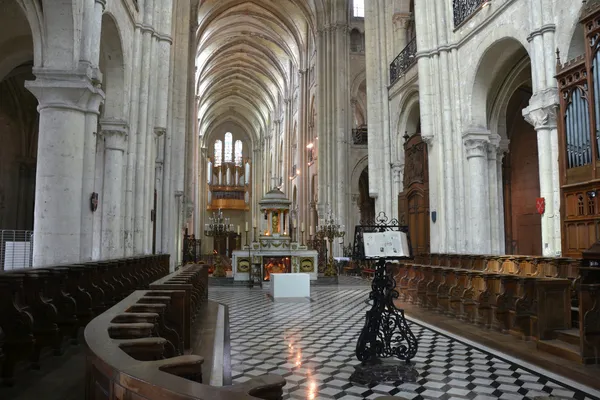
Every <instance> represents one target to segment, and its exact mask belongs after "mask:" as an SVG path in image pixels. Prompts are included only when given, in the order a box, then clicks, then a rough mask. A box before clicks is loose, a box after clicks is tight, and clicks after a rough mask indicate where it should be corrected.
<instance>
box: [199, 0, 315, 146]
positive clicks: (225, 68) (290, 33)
mask: <svg viewBox="0 0 600 400" xmlns="http://www.w3.org/2000/svg"><path fill="white" fill-rule="evenodd" d="M314 1H315V0H277V1H273V0H205V1H201V4H200V6H199V10H198V22H199V26H198V31H197V53H196V67H197V70H196V92H197V95H198V98H199V101H198V120H199V121H198V123H199V134H200V135H201V136H204V135H206V134H210V132H211V130H213V129H215V128H217V127H218V126H219V125H221V124H222V123H224V122H235V123H238V124H239V125H240V126H243V127H244V129H247V130H248V131H249V132H248V134H249V135H251V136H253V139H258V135H260V132H266V131H267V130H268V128H269V123H270V119H272V118H273V115H274V112H275V111H276V110H277V107H278V104H277V101H278V99H281V98H285V97H288V96H289V95H290V90H291V89H290V88H289V87H288V86H289V82H290V77H291V73H293V71H290V64H291V65H293V66H294V67H295V68H301V67H302V66H303V64H304V63H305V62H306V61H305V59H306V54H304V53H305V51H306V50H305V49H306V43H307V41H308V38H309V35H313V34H314V26H315V18H314V15H315V14H316V12H315V4H314V3H313V2H314ZM316 1H319V2H320V1H322V0H316Z"/></svg>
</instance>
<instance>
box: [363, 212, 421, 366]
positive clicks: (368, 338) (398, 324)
mask: <svg viewBox="0 0 600 400" xmlns="http://www.w3.org/2000/svg"><path fill="white" fill-rule="evenodd" d="M386 231H403V232H406V231H407V228H406V227H400V226H399V225H398V221H397V220H395V219H392V220H389V219H388V217H387V216H386V215H385V214H384V213H379V214H378V215H377V217H375V220H374V221H373V222H372V223H371V224H370V225H362V226H357V227H356V229H355V232H356V233H355V238H354V239H355V240H354V246H355V247H354V257H355V258H358V259H362V260H364V259H366V257H365V254H364V246H363V233H365V232H386ZM409 247H410V246H409ZM388 261H389V260H388V259H379V260H377V262H376V263H375V264H374V265H373V268H374V269H375V272H374V277H373V282H372V284H371V288H372V290H371V294H370V295H369V300H370V301H371V302H372V306H371V309H370V310H369V311H367V315H366V320H365V325H364V327H363V330H362V332H361V334H360V336H359V338H358V342H357V344H356V357H357V358H358V360H359V361H362V363H363V364H368V363H369V364H371V363H377V362H378V361H379V359H380V358H390V357H396V358H398V359H400V360H403V361H407V362H408V361H410V360H411V359H412V358H414V357H415V355H416V354H417V350H418V343H417V338H416V337H415V335H414V334H413V333H412V331H411V330H410V327H409V326H408V323H407V322H406V319H405V317H404V311H403V310H401V309H399V308H397V307H396V305H395V304H394V300H396V299H397V298H398V297H399V294H398V292H397V291H396V290H395V288H396V281H395V279H394V276H393V274H392V273H391V271H388V270H387V267H386V263H387V262H388Z"/></svg>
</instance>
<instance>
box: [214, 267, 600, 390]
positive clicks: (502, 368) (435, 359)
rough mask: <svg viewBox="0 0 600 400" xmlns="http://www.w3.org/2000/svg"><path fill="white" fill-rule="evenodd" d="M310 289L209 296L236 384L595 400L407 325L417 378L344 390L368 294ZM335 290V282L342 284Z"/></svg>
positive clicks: (485, 351) (559, 380) (525, 367)
mask: <svg viewBox="0 0 600 400" xmlns="http://www.w3.org/2000/svg"><path fill="white" fill-rule="evenodd" d="M342 278H344V281H346V279H354V280H355V281H349V282H350V283H355V284H356V283H360V284H362V285H363V286H362V287H361V286H356V285H355V286H354V287H353V286H351V285H350V284H348V285H347V286H344V285H343V284H342V285H341V286H338V287H315V288H312V290H311V299H312V301H311V302H301V303H300V302H292V303H291V302H287V301H286V302H277V301H275V302H274V301H273V300H272V299H271V298H270V297H268V296H267V293H268V291H267V290H265V289H262V290H261V289H247V288H211V291H210V294H209V296H210V298H211V299H212V300H215V301H219V302H221V303H224V304H226V305H228V306H229V307H230V308H229V312H230V315H229V316H230V326H231V364H232V365H231V367H232V378H233V382H234V383H238V382H244V381H246V380H248V379H250V378H251V377H253V376H257V375H262V374H264V373H274V374H279V375H282V376H284V377H285V379H286V380H287V384H286V386H285V388H284V389H285V397H284V398H285V399H309V400H314V399H321V398H323V399H331V398H334V399H348V400H349V399H364V398H367V399H374V398H377V397H380V396H385V395H395V396H401V397H404V398H407V399H419V400H420V399H446V400H459V399H476V400H488V399H508V400H513V399H515V400H517V399H534V398H535V397H537V396H551V397H553V398H560V399H577V400H584V399H594V400H598V399H600V393H599V392H596V391H594V390H593V389H591V388H586V387H583V386H581V385H578V384H577V383H575V382H573V381H570V380H568V379H566V378H563V377H561V376H558V375H554V374H552V373H550V372H547V371H543V370H540V369H538V368H536V367H534V366H532V365H530V364H527V363H525V362H519V361H518V360H514V359H512V361H511V360H509V358H510V357H508V356H504V355H502V354H500V353H497V352H495V351H494V350H492V349H489V348H483V347H479V346H473V345H468V344H466V343H464V342H463V341H461V340H460V338H458V337H452V336H451V335H450V334H447V333H445V332H439V331H437V330H434V329H435V328H428V327H425V326H423V325H419V324H418V323H417V321H416V320H413V321H411V322H410V325H411V329H412V330H413V333H414V334H415V335H416V336H417V338H418V340H419V352H418V354H417V357H416V358H415V359H414V362H415V367H416V368H417V370H418V371H419V374H420V376H419V378H418V380H417V382H414V383H401V382H395V383H390V384H386V385H377V386H374V387H359V386H355V385H353V384H351V383H349V381H348V378H349V376H350V374H351V373H352V372H353V370H354V368H353V366H354V365H356V364H358V361H357V360H356V358H355V356H354V348H355V345H356V340H357V337H358V334H359V332H360V329H361V328H362V323H363V320H364V316H365V311H366V310H367V308H368V305H367V304H366V303H365V300H366V299H367V297H368V293H369V288H368V287H366V284H368V282H367V283H365V282H358V281H356V279H357V278H353V277H342ZM340 283H341V282H340Z"/></svg>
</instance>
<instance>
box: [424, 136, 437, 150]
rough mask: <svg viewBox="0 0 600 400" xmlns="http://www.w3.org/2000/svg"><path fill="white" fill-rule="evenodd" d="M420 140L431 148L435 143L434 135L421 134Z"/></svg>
mask: <svg viewBox="0 0 600 400" xmlns="http://www.w3.org/2000/svg"><path fill="white" fill-rule="evenodd" d="M421 140H422V141H424V142H425V143H426V144H427V148H429V149H431V148H432V147H433V143H435V136H433V135H421Z"/></svg>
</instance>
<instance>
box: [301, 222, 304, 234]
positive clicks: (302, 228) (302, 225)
mask: <svg viewBox="0 0 600 400" xmlns="http://www.w3.org/2000/svg"><path fill="white" fill-rule="evenodd" d="M300 230H301V231H302V232H304V222H303V223H301V224H300Z"/></svg>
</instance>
